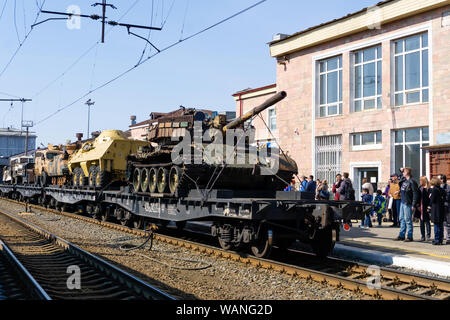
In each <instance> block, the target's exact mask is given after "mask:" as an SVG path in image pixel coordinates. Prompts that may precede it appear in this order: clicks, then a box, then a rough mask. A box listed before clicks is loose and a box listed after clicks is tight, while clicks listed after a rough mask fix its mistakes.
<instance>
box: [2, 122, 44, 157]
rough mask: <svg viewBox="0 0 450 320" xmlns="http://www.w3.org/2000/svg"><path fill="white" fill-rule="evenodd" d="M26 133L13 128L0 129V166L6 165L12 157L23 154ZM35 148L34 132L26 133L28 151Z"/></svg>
mask: <svg viewBox="0 0 450 320" xmlns="http://www.w3.org/2000/svg"><path fill="white" fill-rule="evenodd" d="M25 140H26V132H25V131H21V130H19V129H13V128H0V165H6V164H8V158H9V157H10V156H12V155H17V154H19V153H23V152H25ZM35 148H36V134H35V132H29V133H28V150H29V151H30V150H34V149H35Z"/></svg>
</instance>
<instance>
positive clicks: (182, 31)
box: [180, 0, 190, 41]
mask: <svg viewBox="0 0 450 320" xmlns="http://www.w3.org/2000/svg"><path fill="white" fill-rule="evenodd" d="M189 3H190V0H187V1H186V9H185V10H184V18H183V24H182V25H181V34H180V41H181V39H183V33H184V25H185V23H186V16H187V12H188V9H189Z"/></svg>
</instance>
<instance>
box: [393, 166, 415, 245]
mask: <svg viewBox="0 0 450 320" xmlns="http://www.w3.org/2000/svg"><path fill="white" fill-rule="evenodd" d="M400 171H401V172H402V173H403V177H402V178H401V180H400V182H399V184H400V193H401V198H402V199H401V200H402V202H401V205H400V216H399V221H400V234H399V235H398V237H397V238H396V239H395V240H397V241H400V240H404V241H405V242H411V241H413V213H414V211H415V210H416V205H417V200H418V195H419V187H418V184H417V182H416V181H415V180H414V179H413V178H412V176H411V168H401V169H400ZM406 233H407V238H406V239H405V234H406Z"/></svg>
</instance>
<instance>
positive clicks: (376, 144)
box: [351, 131, 383, 151]
mask: <svg viewBox="0 0 450 320" xmlns="http://www.w3.org/2000/svg"><path fill="white" fill-rule="evenodd" d="M382 143H383V140H382V132H381V131H372V132H364V133H355V134H352V135H351V145H352V150H353V151H358V150H370V149H380V147H381V146H382Z"/></svg>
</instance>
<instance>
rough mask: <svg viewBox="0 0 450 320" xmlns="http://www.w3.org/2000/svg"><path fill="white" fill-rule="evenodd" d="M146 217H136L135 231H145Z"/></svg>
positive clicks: (134, 222) (134, 220)
mask: <svg viewBox="0 0 450 320" xmlns="http://www.w3.org/2000/svg"><path fill="white" fill-rule="evenodd" d="M144 219H145V218H144V217H135V218H134V219H133V227H134V228H135V229H140V230H141V229H143V228H144Z"/></svg>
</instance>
